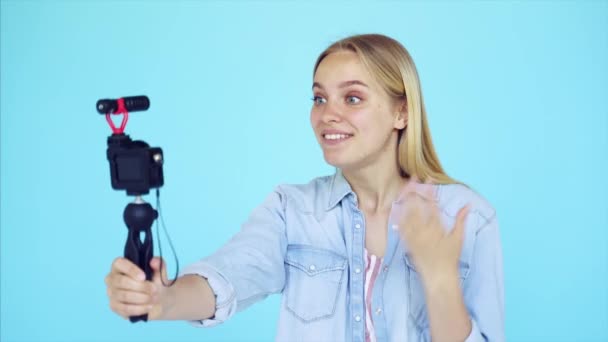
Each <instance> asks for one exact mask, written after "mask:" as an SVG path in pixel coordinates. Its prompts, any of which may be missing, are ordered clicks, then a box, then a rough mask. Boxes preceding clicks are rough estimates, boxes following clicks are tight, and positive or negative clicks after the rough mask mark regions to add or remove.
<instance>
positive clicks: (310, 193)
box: [275, 175, 333, 212]
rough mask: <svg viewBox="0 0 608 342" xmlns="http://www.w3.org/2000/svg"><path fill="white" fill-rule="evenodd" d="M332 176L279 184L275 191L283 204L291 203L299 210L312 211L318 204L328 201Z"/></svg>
mask: <svg viewBox="0 0 608 342" xmlns="http://www.w3.org/2000/svg"><path fill="white" fill-rule="evenodd" d="M332 181H333V176H330V175H327V176H320V177H316V178H313V179H311V180H310V181H309V182H307V183H302V184H295V183H294V184H290V183H283V184H279V185H277V186H276V188H275V192H276V193H278V195H279V196H280V198H281V202H283V205H284V206H287V205H290V206H291V205H293V206H294V207H295V208H298V209H299V211H304V212H314V211H315V210H316V209H318V208H317V206H319V205H323V204H327V203H328V202H329V193H330V188H331V186H332Z"/></svg>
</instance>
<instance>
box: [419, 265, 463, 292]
mask: <svg viewBox="0 0 608 342" xmlns="http://www.w3.org/2000/svg"><path fill="white" fill-rule="evenodd" d="M422 283H423V285H424V290H425V292H426V293H427V294H428V295H432V294H434V293H445V292H447V291H451V290H453V289H458V290H460V275H459V274H458V269H449V270H444V271H440V272H435V273H427V274H422Z"/></svg>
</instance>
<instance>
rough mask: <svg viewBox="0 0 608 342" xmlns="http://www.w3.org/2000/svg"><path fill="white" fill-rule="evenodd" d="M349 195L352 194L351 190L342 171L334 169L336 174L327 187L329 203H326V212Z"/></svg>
mask: <svg viewBox="0 0 608 342" xmlns="http://www.w3.org/2000/svg"><path fill="white" fill-rule="evenodd" d="M351 193H353V190H352V189H351V187H350V184H348V181H347V180H346V178H344V175H343V174H342V170H340V169H336V173H335V174H334V176H333V177H332V179H331V184H330V187H329V202H328V203H327V209H326V210H330V209H332V208H333V207H335V206H336V205H337V204H338V203H339V202H340V201H341V200H342V199H343V198H344V197H346V195H348V194H351ZM353 194H354V193H353Z"/></svg>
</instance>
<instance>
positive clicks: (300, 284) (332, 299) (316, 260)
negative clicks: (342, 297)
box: [284, 245, 347, 323]
mask: <svg viewBox="0 0 608 342" xmlns="http://www.w3.org/2000/svg"><path fill="white" fill-rule="evenodd" d="M346 265H347V260H346V258H345V257H343V256H341V255H339V254H337V253H334V252H332V251H329V250H325V249H319V248H316V247H312V246H306V245H289V246H287V255H286V257H285V268H286V275H287V278H286V284H285V294H284V295H285V303H286V306H287V310H288V311H290V312H291V313H292V314H294V315H295V316H296V317H297V318H299V319H300V320H302V321H303V322H305V323H308V322H312V321H316V320H319V319H324V318H328V317H331V316H332V315H333V314H334V312H335V310H336V303H337V301H338V296H339V294H340V291H341V289H342V282H343V281H344V274H345V273H346Z"/></svg>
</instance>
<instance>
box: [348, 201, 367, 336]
mask: <svg viewBox="0 0 608 342" xmlns="http://www.w3.org/2000/svg"><path fill="white" fill-rule="evenodd" d="M349 202H350V206H351V208H352V234H353V239H352V241H353V246H352V267H351V268H350V269H351V270H352V277H351V283H350V294H351V296H350V298H351V301H352V306H351V308H352V313H351V314H352V318H351V319H352V327H353V335H352V337H353V341H360V342H364V341H365V298H364V288H363V287H364V283H365V281H364V274H363V272H362V270H363V269H364V268H365V263H364V260H363V248H364V246H365V217H364V216H363V213H361V211H360V210H359V208H358V207H357V199H356V196H355V195H354V194H351V197H350V201H349Z"/></svg>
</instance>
